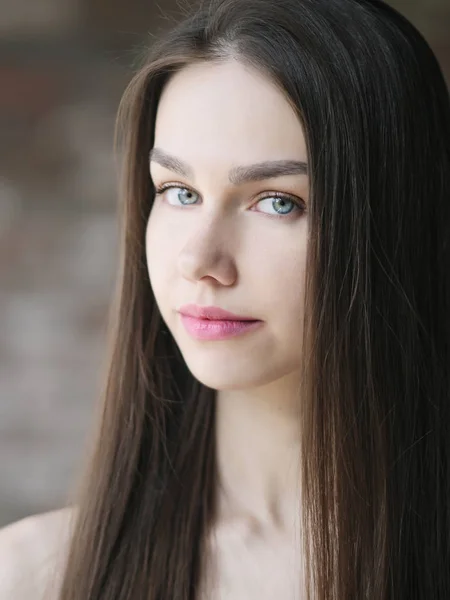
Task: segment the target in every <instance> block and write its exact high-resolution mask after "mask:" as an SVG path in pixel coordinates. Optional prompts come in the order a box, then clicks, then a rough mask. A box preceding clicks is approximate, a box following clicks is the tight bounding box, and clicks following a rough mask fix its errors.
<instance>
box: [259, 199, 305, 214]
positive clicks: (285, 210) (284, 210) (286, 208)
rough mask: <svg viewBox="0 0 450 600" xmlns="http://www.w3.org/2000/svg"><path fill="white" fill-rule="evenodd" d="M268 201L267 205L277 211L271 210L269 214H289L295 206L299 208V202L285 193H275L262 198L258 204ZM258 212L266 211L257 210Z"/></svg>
mask: <svg viewBox="0 0 450 600" xmlns="http://www.w3.org/2000/svg"><path fill="white" fill-rule="evenodd" d="M264 202H265V203H266V207H267V208H268V209H269V210H270V209H273V210H274V211H275V212H272V213H271V212H269V214H275V215H288V214H290V213H291V212H292V211H293V210H295V208H299V206H298V204H297V203H296V202H294V200H292V199H291V198H289V197H288V196H284V195H277V194H275V195H273V196H267V197H266V198H262V199H261V200H259V201H258V202H257V203H256V204H257V205H261V204H262V203H264ZM257 212H266V211H259V210H258V211H257Z"/></svg>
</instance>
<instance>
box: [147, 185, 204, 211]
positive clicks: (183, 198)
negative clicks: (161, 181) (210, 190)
mask: <svg viewBox="0 0 450 600" xmlns="http://www.w3.org/2000/svg"><path fill="white" fill-rule="evenodd" d="M163 192H167V193H166V199H167V202H168V204H171V205H173V206H179V205H180V204H181V205H182V206H185V205H189V204H194V203H195V202H196V200H197V199H198V194H196V193H195V192H193V191H192V190H189V189H187V188H184V187H177V186H174V185H171V186H169V185H168V186H162V187H161V188H159V189H157V190H155V195H156V196H158V195H159V194H162V193H163Z"/></svg>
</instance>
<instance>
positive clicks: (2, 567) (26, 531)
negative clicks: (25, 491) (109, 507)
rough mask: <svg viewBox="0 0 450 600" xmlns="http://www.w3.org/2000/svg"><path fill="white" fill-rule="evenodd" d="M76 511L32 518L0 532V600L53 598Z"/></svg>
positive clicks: (69, 510)
mask: <svg viewBox="0 0 450 600" xmlns="http://www.w3.org/2000/svg"><path fill="white" fill-rule="evenodd" d="M75 516H76V508H75V507H66V508H62V509H59V510H53V511H50V512H46V513H42V514H38V515H32V516H30V517H26V518H25V519H21V520H20V521H16V522H15V523H12V524H11V525H7V526H6V527H3V528H2V529H0V600H10V599H11V600H41V598H42V599H44V597H45V598H46V599H47V598H53V597H52V596H51V595H50V592H49V591H48V590H49V587H51V586H52V585H53V584H54V585H56V582H57V578H58V567H59V568H61V569H62V567H63V564H64V563H63V560H64V556H65V553H66V552H67V549H68V544H69V542H70V537H71V531H72V526H73V524H74V521H75Z"/></svg>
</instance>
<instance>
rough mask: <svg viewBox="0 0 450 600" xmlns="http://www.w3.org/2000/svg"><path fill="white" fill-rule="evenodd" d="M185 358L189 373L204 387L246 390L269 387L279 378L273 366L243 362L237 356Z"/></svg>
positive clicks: (257, 362)
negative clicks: (217, 358)
mask: <svg viewBox="0 0 450 600" xmlns="http://www.w3.org/2000/svg"><path fill="white" fill-rule="evenodd" d="M209 358H210V359H209V360H208V359H206V360H205V358H204V357H201V356H200V357H198V356H197V357H192V356H184V360H185V362H186V365H187V367H188V369H189V371H190V372H191V373H192V375H193V376H194V377H195V378H196V379H198V381H200V382H201V383H203V385H206V386H207V387H209V388H211V389H213V390H217V391H222V390H245V389H250V388H256V387H260V386H264V385H267V384H269V383H271V382H272V381H275V380H276V379H278V378H279V376H280V374H279V373H276V372H275V371H274V370H273V365H269V364H264V363H261V362H260V361H257V360H253V361H252V363H253V364H249V361H248V359H247V361H245V362H244V361H242V360H240V359H239V358H238V357H237V356H236V357H234V358H232V359H227V360H226V361H225V360H213V359H212V357H209Z"/></svg>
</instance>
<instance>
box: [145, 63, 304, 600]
mask: <svg viewBox="0 0 450 600" xmlns="http://www.w3.org/2000/svg"><path fill="white" fill-rule="evenodd" d="M154 148H155V149H156V150H154V151H153V152H152V153H151V160H150V173H151V177H152V180H153V183H154V185H155V188H156V190H157V192H158V193H157V195H156V198H155V202H154V205H153V208H152V211H151V214H150V218H149V222H148V226H147V235H146V249H147V262H148V269H149V276H150V281H151V285H152V289H153V293H154V295H155V298H156V301H157V303H158V306H159V309H160V312H161V314H162V317H163V319H164V321H165V323H166V325H167V327H168V328H169V330H170V331H171V333H172V335H173V337H174V339H175V341H176V343H177V345H178V346H179V348H180V351H181V353H182V355H183V358H184V360H185V361H186V364H187V366H188V368H189V369H190V371H191V372H192V373H193V375H194V376H195V377H196V378H197V379H198V380H200V381H201V382H202V383H204V384H206V385H207V386H209V387H211V388H213V389H215V390H217V407H218V410H217V449H218V450H217V451H218V455H217V460H218V468H219V476H220V480H221V482H222V485H221V488H220V491H219V505H220V511H219V520H218V523H217V524H216V527H215V530H214V532H213V536H212V540H211V551H212V554H213V557H214V560H215V561H216V565H217V568H218V581H219V585H218V587H217V589H216V595H215V596H214V597H217V598H221V599H223V598H227V599H233V600H237V599H238V598H246V599H249V598H258V599H261V600H263V599H265V598H267V599H268V598H271V599H273V598H274V597H282V598H300V597H301V595H300V568H301V566H300V562H301V561H300V504H299V491H300V490H299V485H298V481H299V471H298V459H299V452H300V447H299V442H300V440H299V405H300V398H299V393H298V384H299V377H300V375H299V369H300V360H301V338H302V331H303V325H302V319H303V313H304V309H303V305H304V282H305V265H306V251H307V239H308V195H309V179H308V174H307V165H306V163H307V151H306V143H305V137H304V134H303V129H302V126H301V123H300V120H299V118H298V116H297V115H296V114H295V112H294V110H293V108H292V107H291V104H290V103H289V101H288V100H287V99H286V97H285V96H284V95H283V93H282V92H281V91H280V90H279V89H278V88H277V87H276V86H275V85H274V84H273V83H272V82H271V81H270V80H268V79H267V78H266V77H264V76H262V75H261V74H259V73H258V72H257V71H256V70H253V69H251V68H249V67H248V66H244V65H243V64H242V63H240V62H239V61H237V60H234V59H230V60H228V61H226V62H222V63H200V64H196V65H192V66H190V67H188V68H186V69H184V70H183V71H181V72H180V73H178V74H177V75H176V76H174V78H173V79H172V80H171V81H170V82H169V84H168V86H167V87H166V88H165V91H164V93H163V95H162V98H161V101H160V104H159V108H158V112H157V119H156V130H155V143H154ZM280 161H283V162H280ZM261 163H263V164H261ZM252 165H258V166H257V167H256V168H252V169H248V167H250V166H252ZM280 165H281V166H282V167H283V169H282V173H281V174H280V172H279V167H280ZM269 167H270V169H269ZM274 167H278V169H276V170H275V171H274ZM268 169H269V170H268ZM262 171H265V172H266V174H265V175H261V173H262ZM255 174H256V175H257V176H258V177H257V178H256V179H255ZM251 175H252V176H253V177H252V178H251V179H249V178H250V176H251ZM166 186H172V187H169V188H168V189H165V190H162V189H161V188H164V187H166ZM280 195H281V197H280ZM189 303H194V304H198V305H201V306H207V305H214V306H219V307H221V308H223V309H225V310H228V311H231V312H233V313H236V314H238V315H244V316H251V317H253V318H255V319H259V320H261V321H263V323H262V326H261V327H259V328H258V329H257V330H255V331H252V332H248V333H246V334H244V335H242V336H239V337H235V338H231V339H228V340H221V341H211V340H208V341H203V340H202V341H200V340H197V339H194V338H193V337H191V336H190V334H189V333H188V332H187V331H186V329H185V328H184V326H183V323H182V320H181V317H180V314H179V313H178V309H179V308H180V307H181V306H183V305H185V304H189ZM209 597H210V598H211V595H210V596H209Z"/></svg>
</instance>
